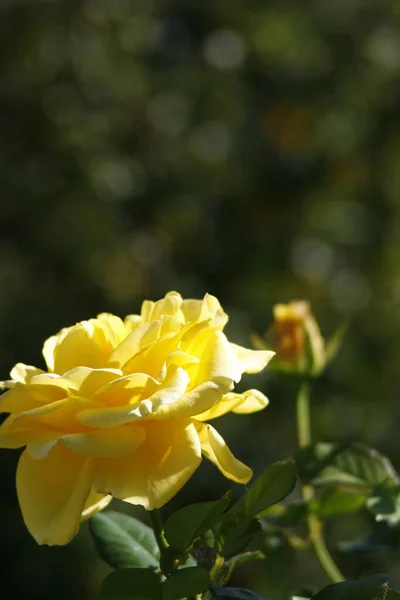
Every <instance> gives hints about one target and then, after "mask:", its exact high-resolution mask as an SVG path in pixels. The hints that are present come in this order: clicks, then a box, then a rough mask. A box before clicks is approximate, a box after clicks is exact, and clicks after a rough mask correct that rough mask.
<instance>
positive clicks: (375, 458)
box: [314, 444, 398, 487]
mask: <svg viewBox="0 0 400 600" xmlns="http://www.w3.org/2000/svg"><path fill="white" fill-rule="evenodd" d="M397 479H398V478H397V474H396V471H395V470H394V468H393V466H392V464H391V462H390V460H389V459H388V458H386V456H383V454H380V452H378V451H377V450H375V449H373V448H367V447H366V446H362V445H360V444H354V445H352V447H351V448H349V449H348V450H344V451H343V452H341V453H340V454H338V455H337V456H336V457H335V458H334V460H333V463H332V464H331V465H328V466H327V467H325V468H324V469H323V471H322V472H321V473H320V474H319V475H318V477H317V478H316V479H314V484H315V485H323V484H327V483H330V484H336V485H340V484H342V485H358V486H367V487H371V486H377V485H382V484H384V483H388V482H397Z"/></svg>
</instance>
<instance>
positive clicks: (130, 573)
mask: <svg viewBox="0 0 400 600" xmlns="http://www.w3.org/2000/svg"><path fill="white" fill-rule="evenodd" d="M125 596H126V597H129V598H132V599H134V600H135V599H136V600H138V599H139V598H141V599H142V600H161V581H160V578H159V576H158V575H156V574H155V573H154V571H151V570H150V569H118V570H117V571H113V572H112V573H110V574H109V575H107V577H106V578H105V579H104V581H103V583H102V585H101V591H100V596H99V600H105V599H106V598H107V599H108V598H109V599H110V600H111V599H112V598H116V600H117V599H118V600H119V598H121V597H122V598H125Z"/></svg>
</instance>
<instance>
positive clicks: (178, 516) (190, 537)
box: [164, 493, 231, 551]
mask: <svg viewBox="0 0 400 600" xmlns="http://www.w3.org/2000/svg"><path fill="white" fill-rule="evenodd" d="M230 501H231V495H230V493H228V494H225V495H224V496H223V497H222V498H221V499H220V500H217V501H216V502H199V503H198V504H191V505H189V506H185V507H183V508H180V509H179V510H177V511H176V512H175V513H173V514H172V515H171V516H170V517H169V518H168V520H167V522H166V523H165V528H164V531H165V537H166V538H167V541H168V542H169V544H170V545H171V546H172V547H173V548H175V549H176V550H180V551H184V550H186V549H187V548H190V546H191V545H192V544H193V542H194V541H195V540H196V539H197V538H198V537H200V536H201V535H202V534H203V533H205V532H206V531H207V530H208V529H211V528H212V527H213V526H214V525H216V524H217V523H218V522H219V520H220V517H221V515H222V514H223V513H224V512H225V510H226V509H227V508H228V506H229V504H230Z"/></svg>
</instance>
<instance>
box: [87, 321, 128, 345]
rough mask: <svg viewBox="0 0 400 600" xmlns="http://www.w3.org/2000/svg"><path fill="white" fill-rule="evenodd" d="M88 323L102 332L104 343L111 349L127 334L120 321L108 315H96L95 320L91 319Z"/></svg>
mask: <svg viewBox="0 0 400 600" xmlns="http://www.w3.org/2000/svg"><path fill="white" fill-rule="evenodd" d="M90 322H91V323H93V324H94V325H95V326H97V327H100V328H101V329H102V330H103V332H104V337H105V342H104V343H105V344H106V345H107V346H111V348H115V347H116V346H118V344H120V343H121V342H122V341H123V340H124V339H125V338H126V336H127V334H128V332H127V331H126V328H125V325H124V322H123V321H122V319H120V318H119V317H117V316H115V315H112V314H110V313H101V314H100V315H97V319H91V320H90Z"/></svg>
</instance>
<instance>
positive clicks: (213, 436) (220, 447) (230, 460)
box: [199, 424, 253, 483]
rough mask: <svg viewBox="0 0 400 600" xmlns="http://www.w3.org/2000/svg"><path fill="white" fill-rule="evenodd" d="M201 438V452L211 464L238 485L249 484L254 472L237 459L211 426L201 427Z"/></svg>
mask: <svg viewBox="0 0 400 600" xmlns="http://www.w3.org/2000/svg"><path fill="white" fill-rule="evenodd" d="M199 438H200V443H201V450H202V452H203V454H204V456H206V457H207V458H208V459H209V460H210V461H211V462H213V463H214V464H215V466H216V467H218V469H219V470H220V471H221V473H223V475H225V477H227V478H228V479H232V480H233V481H236V483H247V482H248V481H249V479H250V478H251V476H252V474H253V472H252V470H251V469H250V468H249V467H247V466H246V465H245V464H244V463H242V462H240V460H238V459H237V458H235V457H234V456H233V454H232V452H231V451H230V450H229V448H228V446H227V445H226V443H225V440H224V439H223V438H222V437H221V436H220V434H219V433H218V431H216V430H215V429H214V427H212V426H211V425H206V424H204V425H200V428H199Z"/></svg>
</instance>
